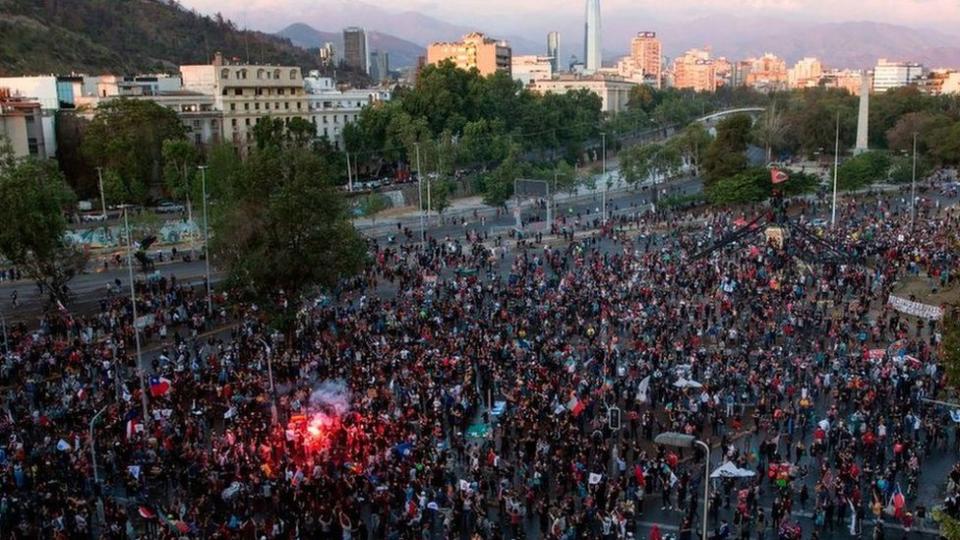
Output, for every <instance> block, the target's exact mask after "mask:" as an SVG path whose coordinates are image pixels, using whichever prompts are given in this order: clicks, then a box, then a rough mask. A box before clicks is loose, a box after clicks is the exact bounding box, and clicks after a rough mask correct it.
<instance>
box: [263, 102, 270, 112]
mask: <svg viewBox="0 0 960 540" xmlns="http://www.w3.org/2000/svg"><path fill="white" fill-rule="evenodd" d="M263 108H264V109H266V110H268V111H269V110H270V104H269V103H264V104H263Z"/></svg>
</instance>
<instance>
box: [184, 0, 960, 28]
mask: <svg viewBox="0 0 960 540" xmlns="http://www.w3.org/2000/svg"><path fill="white" fill-rule="evenodd" d="M341 1H346V2H349V3H350V4H355V3H356V2H354V1H349V0H243V1H241V2H224V1H223V0H181V3H182V4H184V5H186V6H187V7H193V8H196V9H197V10H198V11H201V12H204V13H213V12H216V11H221V12H223V13H224V15H227V16H228V17H230V18H231V19H234V20H236V21H237V22H238V23H239V24H241V25H243V26H247V27H250V28H256V29H262V30H275V29H277V28H278V27H281V26H283V25H284V24H286V23H290V22H296V21H297V20H298V19H300V18H302V15H303V14H304V13H310V14H312V15H314V16H317V15H319V13H318V11H322V10H323V9H328V8H330V7H333V6H336V5H337V3H338V2H341ZM366 3H368V4H372V5H375V6H378V7H380V8H383V9H387V10H392V11H404V10H414V11H420V12H422V13H424V14H427V15H431V16H434V17H437V18H439V19H443V20H445V21H447V22H451V23H456V24H476V23H477V22H478V21H483V22H488V21H489V23H490V24H498V25H501V26H502V28H498V30H500V31H510V32H517V31H522V29H523V28H524V25H525V24H529V23H530V19H528V18H527V17H529V16H530V15H534V14H535V15H538V16H540V17H549V18H558V17H562V18H564V19H567V18H574V17H582V12H583V5H584V3H583V1H582V0H366ZM601 5H602V10H603V11H604V12H605V13H606V12H609V13H615V14H616V15H619V16H623V15H626V16H631V15H637V16H644V17H646V18H648V19H653V20H676V19H678V18H682V17H688V16H694V17H701V16H710V15H712V14H715V13H717V12H718V11H720V12H726V13H731V12H732V13H736V14H738V15H741V16H763V15H770V16H777V17H796V18H803V19H813V20H819V21H836V22H839V21H854V20H871V21H879V22H888V23H895V24H906V25H910V26H930V27H934V28H938V29H940V30H944V31H950V30H951V28H950V27H951V26H953V25H960V0H601ZM284 14H289V16H290V17H289V20H282V19H283V18H284ZM244 21H246V22H245V23H244ZM951 33H960V31H956V32H951Z"/></svg>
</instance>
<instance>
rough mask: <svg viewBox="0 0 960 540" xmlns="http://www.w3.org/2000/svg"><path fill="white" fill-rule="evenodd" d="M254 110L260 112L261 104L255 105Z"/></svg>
mask: <svg viewBox="0 0 960 540" xmlns="http://www.w3.org/2000/svg"><path fill="white" fill-rule="evenodd" d="M253 108H254V109H255V110H258V111H259V110H260V104H259V103H254V104H253Z"/></svg>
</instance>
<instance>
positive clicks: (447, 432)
mask: <svg viewBox="0 0 960 540" xmlns="http://www.w3.org/2000/svg"><path fill="white" fill-rule="evenodd" d="M908 208H909V205H908V204H903V201H902V200H898V198H897V197H896V196H895V197H889V196H882V197H875V198H859V199H848V200H846V201H845V202H844V203H843V205H842V207H841V208H840V209H839V212H838V217H839V219H838V222H837V226H836V227H833V228H830V227H822V228H819V229H818V228H816V227H814V226H813V225H812V221H813V217H815V216H817V215H819V214H820V213H822V210H823V207H822V204H821V203H819V202H817V201H797V202H795V203H794V204H793V205H791V207H790V208H789V210H788V214H789V215H790V216H791V217H790V219H791V220H792V225H790V226H788V227H787V233H788V235H789V233H790V230H791V228H794V229H800V228H802V229H803V230H806V231H812V234H814V235H815V236H816V237H817V238H819V240H817V241H814V240H811V239H802V238H801V237H800V235H795V236H788V238H787V240H786V241H785V242H784V244H783V245H782V246H780V245H778V244H777V242H778V241H777V240H776V239H773V240H771V239H770V238H769V237H768V236H767V235H765V234H763V232H764V231H763V230H762V229H757V230H755V231H753V232H752V233H751V234H748V235H746V236H744V237H743V238H741V239H740V240H739V241H738V242H736V243H732V244H730V245H728V246H725V247H723V248H721V249H716V250H714V251H712V252H709V253H706V254H704V255H702V256H699V257H698V256H696V255H697V254H700V253H703V252H704V251H705V248H707V247H709V246H711V245H713V244H714V243H716V242H717V241H718V240H719V239H721V238H723V237H724V235H726V234H728V233H730V232H731V231H733V230H735V229H737V228H738V227H739V226H740V225H741V224H742V223H744V222H748V221H749V219H750V218H751V217H752V216H751V215H748V214H750V213H754V214H756V213H761V212H767V211H768V209H767V208H763V207H758V208H754V209H749V210H746V211H745V212H744V214H743V215H741V214H740V213H733V212H729V211H717V210H711V209H699V210H696V211H693V212H685V213H677V212H668V213H663V212H661V213H659V214H632V215H629V216H621V217H619V218H614V219H611V220H610V221H609V222H608V223H597V222H594V221H591V222H588V221H587V219H586V218H584V219H583V220H580V219H578V218H574V217H573V216H567V217H565V218H564V217H561V218H560V220H561V221H560V222H559V224H558V225H559V227H560V228H561V229H562V230H563V231H564V233H563V235H562V239H560V238H557V237H551V236H550V235H548V236H547V237H546V238H540V240H542V241H543V242H546V243H545V244H544V243H536V244H535V243H532V242H529V241H526V242H525V241H514V240H511V239H509V238H499V237H498V238H491V237H489V236H485V235H480V234H475V233H473V232H471V231H470V229H469V228H467V227H465V230H467V236H466V237H465V238H444V239H438V238H430V239H429V241H428V242H427V243H426V244H423V245H421V244H419V243H416V242H412V241H407V242H400V243H387V244H380V245H376V244H372V245H371V261H372V263H371V265H370V266H369V268H368V269H367V270H366V271H365V272H364V273H363V274H362V275H359V276H357V277H355V278H352V279H349V280H346V281H344V282H343V283H342V285H341V286H340V287H339V288H338V289H337V290H336V291H332V292H331V294H330V295H329V296H320V297H316V298H309V299H295V298H286V297H285V296H284V295H283V293H282V292H280V291H278V293H277V296H276V297H275V298H272V299H270V301H269V302H270V303H271V304H275V305H286V306H288V308H289V309H288V313H289V314H290V316H289V317H287V318H285V321H286V325H285V327H282V328H279V329H278V328H276V327H275V326H274V325H272V324H271V323H272V322H273V321H272V320H271V317H270V316H269V315H268V313H270V312H271V311H272V310H271V309H270V307H272V306H265V305H256V304H249V303H231V302H228V300H229V295H228V294H227V295H225V296H221V297H218V298H217V299H216V301H215V302H214V304H215V309H214V311H213V312H208V310H207V303H206V296H205V292H206V291H205V289H204V288H203V286H202V285H200V286H196V287H191V286H187V285H184V284H182V283H178V282H177V281H176V280H175V279H172V278H163V279H154V280H146V281H141V282H138V284H137V295H136V301H137V315H138V317H137V319H134V317H133V310H132V305H131V303H130V300H129V297H127V296H126V295H124V294H122V293H121V292H118V291H120V287H119V285H120V284H114V285H115V286H114V285H112V286H108V292H107V294H106V296H105V298H104V299H103V301H102V302H101V303H100V306H99V309H98V310H96V311H97V312H96V313H94V314H91V315H82V314H71V313H69V312H67V311H66V310H58V311H56V312H53V313H49V314H47V315H46V317H45V318H44V319H43V321H42V324H41V325H40V326H39V328H28V327H27V326H25V325H23V324H20V325H17V326H15V327H14V328H13V329H12V332H11V334H10V338H11V347H10V350H9V351H7V353H6V354H5V355H4V358H3V364H2V366H0V386H2V387H3V392H4V399H3V404H4V410H3V411H2V414H0V484H2V486H3V489H2V491H0V493H2V497H0V537H2V538H11V539H26V538H71V539H72V538H89V537H91V535H94V534H96V535H97V537H99V538H108V539H121V538H224V539H229V538H237V539H241V538H242V539H247V538H250V539H262V538H265V539H294V538H303V539H307V538H343V539H348V538H360V539H367V538H396V539H407V538H429V539H440V538H464V539H472V538H524V537H533V536H535V537H540V538H548V539H574V538H604V539H614V538H627V537H633V536H636V535H644V536H647V537H649V538H652V539H656V540H659V539H660V538H662V536H663V535H665V534H667V532H666V531H674V530H675V531H676V533H675V534H676V535H677V537H678V538H680V539H681V540H686V539H689V538H693V537H694V536H695V535H699V534H700V533H699V531H700V526H701V525H702V524H703V522H704V520H707V526H708V527H709V529H710V534H711V536H713V537H715V538H719V539H726V538H729V537H732V536H734V535H736V536H738V537H740V538H742V539H744V540H747V539H750V538H752V537H755V538H757V540H762V539H765V538H774V537H779V538H783V539H799V538H801V537H802V538H818V537H820V536H821V535H826V534H834V531H839V530H843V529H849V532H850V533H852V534H856V535H860V534H873V535H874V537H877V536H878V535H879V536H880V537H883V534H885V532H884V531H885V528H884V524H887V525H893V524H895V525H896V526H897V527H899V529H898V530H905V531H909V530H911V528H912V527H915V526H923V525H928V523H927V521H928V520H929V516H930V514H931V512H932V508H931V507H932V505H942V507H943V509H944V511H946V512H948V513H952V514H953V515H957V514H960V503H958V502H957V500H958V495H957V492H958V489H960V488H958V487H957V486H960V468H957V467H953V471H952V472H950V470H951V466H952V463H951V462H950V456H955V455H956V452H957V450H958V449H960V430H958V429H957V428H955V427H954V426H955V425H956V424H955V422H954V419H953V417H952V415H951V413H950V410H949V409H948V408H946V407H943V406H941V405H938V404H937V403H935V401H936V400H937V398H939V397H942V395H943V394H944V389H945V386H946V379H945V370H944V368H943V366H942V365H941V364H940V353H939V345H940V341H941V339H942V336H941V334H940V328H939V325H938V323H937V321H935V320H933V319H929V320H928V319H924V318H920V317H914V316H909V315H906V314H904V313H901V312H900V311H898V310H896V309H893V307H892V306H891V305H890V304H889V303H888V297H889V295H890V294H891V293H892V292H894V291H895V290H896V288H897V287H900V286H902V284H903V283H905V282H910V283H913V284H915V285H916V286H917V287H919V289H921V290H923V291H924V292H931V293H937V292H938V291H942V290H949V289H951V288H953V287H956V281H957V278H958V276H960V274H958V270H960V269H958V264H960V254H958V251H957V249H956V248H957V246H956V242H957V240H958V238H960V236H958V235H960V217H958V215H957V214H956V213H955V212H954V210H953V209H952V207H949V206H947V205H941V204H939V203H930V204H925V205H922V206H921V207H920V208H919V210H918V213H917V215H916V217H915V218H914V219H913V220H911V215H910V212H909V210H908ZM911 222H913V224H911ZM595 226H596V228H594V227H595ZM826 246H831V248H830V249H831V250H833V251H835V252H837V253H841V254H846V255H848V256H849V259H834V258H826V257H821V255H822V253H823V252H824V250H827V249H828V248H827V247H826ZM290 306H293V307H292V308H290ZM137 339H140V340H142V342H143V343H142V345H143V347H144V349H145V350H147V352H146V353H145V355H144V358H145V359H144V361H143V363H142V364H141V365H140V367H139V368H138V365H137V360H136V354H135V350H136V348H135V347H136V340H137ZM931 400H933V401H931ZM664 432H679V433H682V434H686V435H692V436H694V437H696V438H697V439H699V440H701V441H705V442H707V443H708V444H709V445H710V446H711V447H712V448H713V450H712V452H711V454H712V456H713V459H712V460H711V467H712V468H716V467H718V466H720V465H721V464H726V463H728V462H729V463H730V464H731V465H732V466H733V467H734V468H735V469H736V470H739V471H748V472H745V473H744V475H743V476H744V478H741V479H735V478H723V479H719V480H716V481H714V482H712V483H711V485H710V486H706V487H707V488H708V489H707V495H706V497H707V500H706V501H705V500H704V497H705V495H704V487H705V486H704V484H703V482H704V480H703V479H702V473H703V470H704V456H703V455H702V454H701V453H699V452H698V451H697V450H696V449H695V448H690V449H685V448H673V447H668V446H663V445H656V444H655V443H654V438H655V437H656V435H657V434H660V433H664ZM94 455H95V456H96V458H95V459H96V462H95V463H94ZM718 456H719V457H718ZM945 460H946V461H947V462H948V463H947V464H946V465H942V467H940V465H936V466H927V464H929V463H937V464H942V463H943V462H944V461H945ZM937 467H940V469H939V471H940V472H938V473H934V471H937V470H938V469H937ZM749 473H752V474H749ZM944 477H948V481H947V482H949V485H946V483H945V482H944ZM921 478H923V480H921ZM924 481H926V482H928V483H930V484H936V485H935V486H934V487H935V491H936V493H938V494H940V495H939V500H932V499H931V492H930V490H929V488H928V489H927V491H926V492H925V491H924V489H925V485H924ZM942 493H946V494H947V495H946V496H943V495H942ZM934 498H937V497H934ZM704 503H706V508H707V512H706V515H704V511H703V508H704ZM805 513H809V519H807V518H803V519H806V521H803V520H802V519H801V518H802V517H803V515H805ZM651 523H655V524H656V525H653V526H651V525H650V524H651ZM843 534H847V532H844V533H843Z"/></svg>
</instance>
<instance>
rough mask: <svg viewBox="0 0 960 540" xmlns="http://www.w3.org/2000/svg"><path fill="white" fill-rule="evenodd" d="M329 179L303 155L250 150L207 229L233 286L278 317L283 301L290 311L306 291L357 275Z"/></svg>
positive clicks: (356, 259)
mask: <svg viewBox="0 0 960 540" xmlns="http://www.w3.org/2000/svg"><path fill="white" fill-rule="evenodd" d="M332 176H333V173H332V171H330V168H329V165H328V164H327V162H326V161H324V160H323V159H321V158H320V157H319V156H318V155H317V154H315V153H314V152H311V151H310V150H309V149H306V148H296V147H294V148H275V147H273V148H264V149H260V148H257V149H256V150H255V151H254V152H253V154H252V155H250V156H249V157H248V159H247V161H246V162H245V163H244V164H243V165H242V170H241V173H240V174H239V175H238V176H237V177H236V178H235V180H234V186H232V188H231V189H230V190H229V191H228V193H230V197H229V198H228V199H227V200H225V201H223V202H222V203H221V204H223V206H224V207H225V208H224V210H223V212H222V214H221V215H220V216H219V218H218V219H217V221H216V222H215V223H214V236H213V242H212V250H213V256H214V257H215V259H216V261H217V264H218V265H219V267H221V268H223V269H224V270H226V272H227V274H228V278H229V281H230V283H231V284H232V285H234V286H236V287H237V288H238V289H239V290H240V291H242V292H243V293H245V294H247V295H248V296H250V297H252V298H255V299H257V300H259V301H262V302H266V303H267V305H268V306H272V307H274V308H277V309H278V310H280V309H279V308H278V307H277V306H278V304H277V303H276V299H277V298H278V295H280V294H281V293H283V294H284V295H285V296H286V298H289V299H292V300H293V301H291V302H289V303H288V304H287V305H288V306H290V308H289V309H293V307H292V306H295V305H297V302H296V299H297V298H299V297H300V296H301V295H302V294H303V293H305V292H307V291H308V290H310V289H312V288H314V287H324V288H331V287H334V286H335V285H336V284H337V282H338V280H339V279H341V278H344V277H348V276H351V275H353V274H354V273H356V272H357V271H359V270H360V269H361V268H362V266H363V264H364V261H365V256H366V247H365V243H364V240H363V238H362V237H361V236H360V235H359V234H358V233H357V231H356V230H355V229H354V228H353V225H352V224H351V222H350V213H349V208H348V206H347V204H346V201H345V200H344V198H343V196H342V195H341V194H340V192H339V191H338V190H337V189H336V188H335V187H334V185H333V182H332V181H331V180H330V179H331V178H332ZM280 311H282V310H280ZM285 315H287V316H289V315H290V313H286V314H285ZM284 320H289V319H284Z"/></svg>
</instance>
